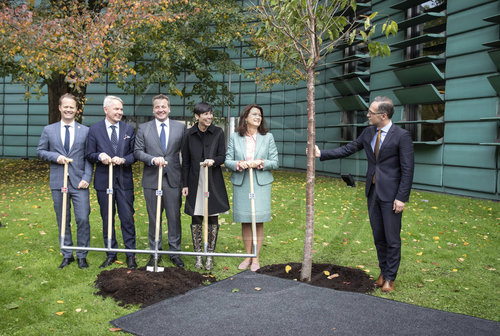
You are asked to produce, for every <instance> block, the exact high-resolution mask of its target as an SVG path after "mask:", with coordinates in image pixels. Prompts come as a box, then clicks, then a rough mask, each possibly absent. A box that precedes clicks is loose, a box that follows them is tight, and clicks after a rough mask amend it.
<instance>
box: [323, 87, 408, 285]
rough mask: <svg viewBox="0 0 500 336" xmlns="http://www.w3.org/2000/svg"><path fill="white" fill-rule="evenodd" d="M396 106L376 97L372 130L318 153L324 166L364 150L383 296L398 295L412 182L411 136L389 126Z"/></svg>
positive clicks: (369, 114)
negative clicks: (404, 219) (403, 222)
mask: <svg viewBox="0 0 500 336" xmlns="http://www.w3.org/2000/svg"><path fill="white" fill-rule="evenodd" d="M393 114H394V105H393V103H392V100H391V99H390V98H388V97H382V96H379V97H375V99H374V101H373V102H372V103H371V105H370V108H369V109H368V112H367V117H368V121H369V124H370V125H371V126H370V127H367V128H366V129H365V130H364V131H363V132H362V133H361V135H360V136H359V137H358V138H357V139H356V140H354V141H352V142H351V143H348V144H347V145H345V146H342V147H339V148H335V149H327V150H321V151H320V150H319V148H318V146H316V148H315V156H316V157H318V158H320V160H321V161H323V160H330V159H338V158H344V157H347V156H349V155H351V154H353V153H355V152H357V151H360V150H361V149H364V150H365V153H366V159H367V162H368V168H367V171H366V188H365V194H366V196H367V198H368V202H367V203H368V215H369V217H370V224H371V227H372V232H373V238H374V241H375V247H376V249H377V257H378V261H379V267H380V275H379V277H378V279H377V280H376V282H375V286H376V287H381V288H382V292H392V291H393V290H394V280H395V279H396V275H397V272H398V269H399V264H400V261H401V237H400V231H401V217H402V212H403V210H404V208H405V202H408V200H409V197H410V190H411V184H412V180H413V165H414V163H413V142H412V139H411V136H410V133H409V132H408V131H406V130H404V129H402V128H400V127H398V126H396V125H394V124H393V123H392V121H391V118H392V115H393Z"/></svg>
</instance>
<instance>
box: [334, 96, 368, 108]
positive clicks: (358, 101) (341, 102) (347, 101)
mask: <svg viewBox="0 0 500 336" xmlns="http://www.w3.org/2000/svg"><path fill="white" fill-rule="evenodd" d="M333 101H334V102H335V104H337V106H338V107H339V108H340V109H341V110H344V111H354V110H367V109H368V104H367V103H366V102H365V101H364V100H363V98H361V96H360V95H354V96H348V97H342V98H335V99H333Z"/></svg>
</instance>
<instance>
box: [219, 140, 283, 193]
mask: <svg viewBox="0 0 500 336" xmlns="http://www.w3.org/2000/svg"><path fill="white" fill-rule="evenodd" d="M255 159H256V160H257V159H263V160H264V169H262V170H261V169H254V170H255V176H256V180H257V183H258V184H259V185H266V184H269V183H272V182H273V181H274V177H273V174H271V170H273V169H278V168H279V163H278V149H277V148H276V144H275V143H274V137H273V135H272V134H271V133H267V134H266V135H261V134H260V133H257V143H256V145H255ZM241 160H246V140H245V137H244V136H240V134H239V133H237V132H235V133H233V134H231V137H230V138H229V145H228V147H227V152H226V161H225V162H224V165H225V166H226V167H227V168H229V169H231V170H232V171H233V173H232V174H231V178H230V179H231V182H232V183H233V184H234V185H241V184H242V183H243V178H244V176H245V172H246V171H247V169H245V170H242V171H238V170H237V169H236V164H237V163H238V161H241Z"/></svg>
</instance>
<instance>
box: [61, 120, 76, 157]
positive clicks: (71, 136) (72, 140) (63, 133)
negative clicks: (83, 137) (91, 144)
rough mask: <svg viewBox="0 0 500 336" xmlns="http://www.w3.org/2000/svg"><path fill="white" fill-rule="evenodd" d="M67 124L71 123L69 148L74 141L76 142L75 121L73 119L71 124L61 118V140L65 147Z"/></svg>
mask: <svg viewBox="0 0 500 336" xmlns="http://www.w3.org/2000/svg"><path fill="white" fill-rule="evenodd" d="M66 125H69V128H68V129H69V149H70V150H71V147H73V143H74V142H75V121H74V120H73V121H72V122H71V123H70V124H66V123H65V122H64V121H62V120H61V140H62V143H63V147H64V138H66V127H64V126H66Z"/></svg>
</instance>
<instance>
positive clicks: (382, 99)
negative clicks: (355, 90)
mask: <svg viewBox="0 0 500 336" xmlns="http://www.w3.org/2000/svg"><path fill="white" fill-rule="evenodd" d="M373 101H374V102H377V103H379V104H378V113H385V114H387V117H388V118H389V119H391V118H392V115H393V114H394V104H393V102H392V99H391V98H389V97H386V96H377V97H375V98H374V99H373Z"/></svg>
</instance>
